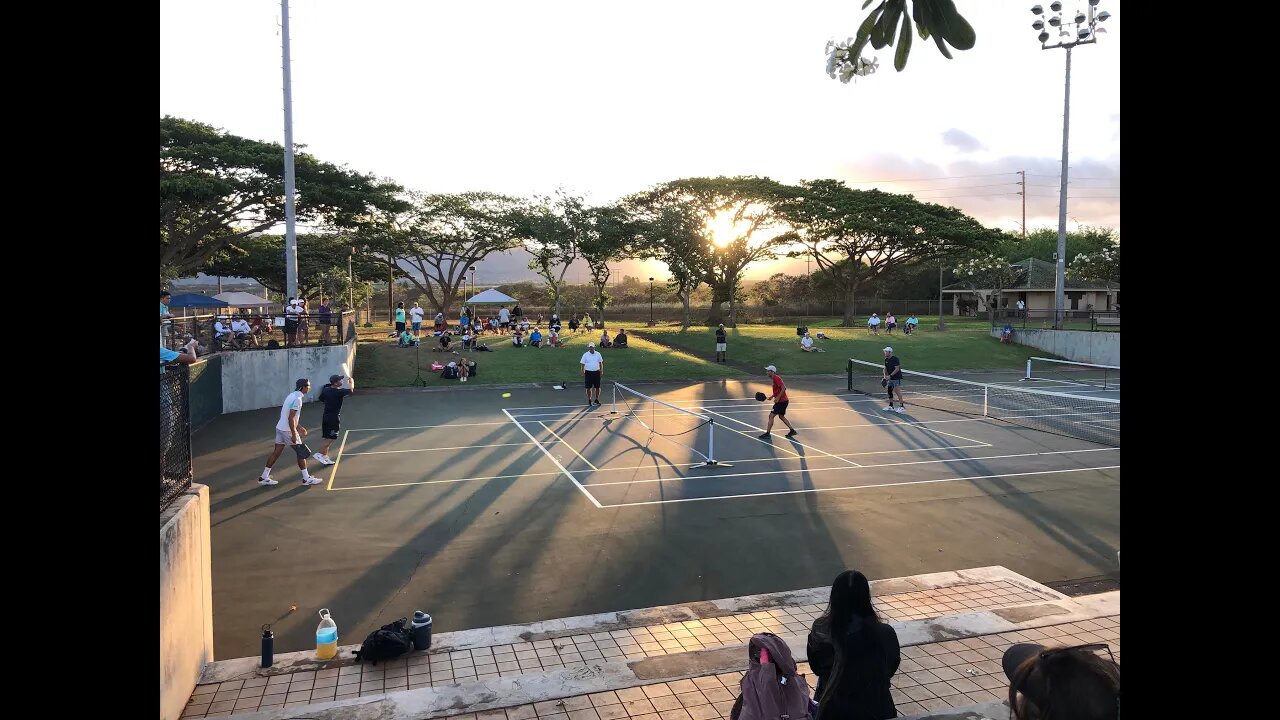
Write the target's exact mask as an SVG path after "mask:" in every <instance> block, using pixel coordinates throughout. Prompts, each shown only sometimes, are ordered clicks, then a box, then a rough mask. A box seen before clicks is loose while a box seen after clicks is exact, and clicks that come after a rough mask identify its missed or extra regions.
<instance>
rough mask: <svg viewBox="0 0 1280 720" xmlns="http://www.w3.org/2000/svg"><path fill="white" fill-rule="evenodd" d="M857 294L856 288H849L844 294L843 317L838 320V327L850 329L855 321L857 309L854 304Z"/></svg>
mask: <svg viewBox="0 0 1280 720" xmlns="http://www.w3.org/2000/svg"><path fill="white" fill-rule="evenodd" d="M857 294H858V288H857V287H850V288H849V289H848V290H845V293H844V317H843V318H842V319H841V320H840V327H847V328H851V327H854V323H856V322H857V321H858V320H857V315H858V313H857V307H856V304H855V302H854V300H855V298H856V297H857Z"/></svg>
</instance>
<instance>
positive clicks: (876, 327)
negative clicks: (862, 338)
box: [867, 313, 880, 336]
mask: <svg viewBox="0 0 1280 720" xmlns="http://www.w3.org/2000/svg"><path fill="white" fill-rule="evenodd" d="M867 328H868V329H869V330H871V334H872V335H876V336H879V335H880V316H879V315H877V314H875V313H871V317H869V318H867Z"/></svg>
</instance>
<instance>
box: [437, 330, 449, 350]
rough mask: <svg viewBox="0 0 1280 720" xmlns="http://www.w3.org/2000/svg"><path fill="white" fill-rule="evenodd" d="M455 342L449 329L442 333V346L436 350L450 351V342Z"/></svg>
mask: <svg viewBox="0 0 1280 720" xmlns="http://www.w3.org/2000/svg"><path fill="white" fill-rule="evenodd" d="M451 342H453V336H452V335H450V334H449V331H448V330H445V331H444V332H442V333H440V347H438V348H436V349H435V350H436V352H449V343H451Z"/></svg>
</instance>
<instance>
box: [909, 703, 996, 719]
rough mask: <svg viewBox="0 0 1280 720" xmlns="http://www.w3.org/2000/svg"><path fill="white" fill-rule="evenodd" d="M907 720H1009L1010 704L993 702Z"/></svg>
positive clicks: (915, 716)
mask: <svg viewBox="0 0 1280 720" xmlns="http://www.w3.org/2000/svg"><path fill="white" fill-rule="evenodd" d="M906 720H1009V704H1008V703H1005V702H997V701H994V700H993V701H991V702H986V703H978V704H976V705H965V706H964V707H958V708H951V709H950V710H934V711H932V712H926V713H920V714H918V715H907V716H906Z"/></svg>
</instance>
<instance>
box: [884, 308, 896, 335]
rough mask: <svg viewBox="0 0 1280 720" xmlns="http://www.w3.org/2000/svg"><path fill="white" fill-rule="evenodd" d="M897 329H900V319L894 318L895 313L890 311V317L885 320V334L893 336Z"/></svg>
mask: <svg viewBox="0 0 1280 720" xmlns="http://www.w3.org/2000/svg"><path fill="white" fill-rule="evenodd" d="M896 327H898V318H896V317H894V316H893V311H892V310H890V311H889V315H888V317H886V318H885V319H884V329H885V333H886V334H888V335H892V334H893V329H894V328H896Z"/></svg>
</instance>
